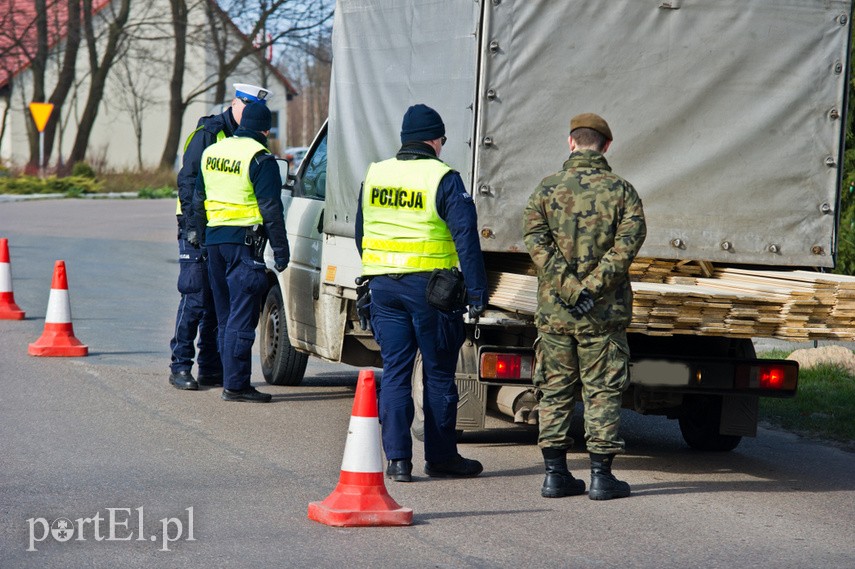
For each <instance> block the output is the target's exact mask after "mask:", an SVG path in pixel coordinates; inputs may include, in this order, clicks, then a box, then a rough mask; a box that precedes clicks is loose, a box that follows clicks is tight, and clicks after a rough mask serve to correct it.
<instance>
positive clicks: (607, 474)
mask: <svg viewBox="0 0 855 569" xmlns="http://www.w3.org/2000/svg"><path fill="white" fill-rule="evenodd" d="M590 455H591V489H590V490H588V498H590V499H591V500H612V499H614V498H626V497H628V496H629V484H627V483H626V482H623V481H621V480H618V479H617V478H615V476H614V474H612V460H614V458H615V455H613V454H597V453H593V452H592V453H590Z"/></svg>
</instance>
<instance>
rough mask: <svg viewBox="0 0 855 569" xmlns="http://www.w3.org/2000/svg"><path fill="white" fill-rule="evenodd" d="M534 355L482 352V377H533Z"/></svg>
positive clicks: (509, 378) (506, 378) (517, 378)
mask: <svg viewBox="0 0 855 569" xmlns="http://www.w3.org/2000/svg"><path fill="white" fill-rule="evenodd" d="M531 363H532V357H531V356H530V355H527V354H514V353H510V354H507V353H505V354H503V353H496V352H484V353H482V354H481V370H480V371H481V374H480V376H481V378H482V379H486V380H491V379H492V380H520V379H525V380H528V379H531Z"/></svg>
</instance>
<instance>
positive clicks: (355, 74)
mask: <svg viewBox="0 0 855 569" xmlns="http://www.w3.org/2000/svg"><path fill="white" fill-rule="evenodd" d="M850 13H851V2H850V1H830V0H681V1H676V0H675V1H671V2H663V1H661V0H655V1H652V0H608V1H605V0H502V1H501V2H494V1H493V0H488V1H483V0H482V1H481V2H477V1H473V0H436V1H432V0H374V1H370V0H340V1H339V2H338V5H337V8H336V14H335V22H334V41H333V54H334V63H333V92H332V98H331V104H330V144H329V150H330V157H329V164H330V174H329V184H330V186H331V189H330V190H329V191H328V205H327V208H328V212H327V216H326V227H325V230H326V231H328V232H332V233H337V234H342V235H353V214H354V212H355V211H356V207H357V204H356V195H357V192H358V190H359V184H360V182H361V180H362V177H363V176H364V173H365V169H366V168H367V166H368V164H369V163H370V162H372V161H376V160H381V159H385V158H387V157H390V156H392V155H393V154H394V152H395V150H396V149H397V147H398V141H399V139H398V134H399V130H400V121H401V117H402V115H403V113H404V111H405V110H406V108H407V107H408V106H409V105H411V104H414V103H417V102H423V103H426V104H428V105H431V106H433V107H434V108H436V109H437V110H438V111H439V112H440V114H441V115H442V116H443V118H444V120H445V123H446V130H447V132H448V138H449V142H448V145H447V146H446V147H445V149H444V150H443V155H442V158H443V160H445V161H446V162H448V163H449V164H450V165H452V166H453V167H454V168H456V169H457V170H458V171H460V172H461V174H462V175H463V179H464V182H465V183H466V185H467V188H468V189H469V190H470V191H471V192H472V193H473V196H474V198H475V201H476V204H477V208H478V217H479V225H480V226H481V229H482V240H481V244H482V247H483V249H484V250H486V251H524V250H525V248H524V246H523V244H522V223H521V212H522V209H523V207H524V205H525V203H526V201H527V199H528V197H529V195H530V194H531V192H532V190H533V189H534V187H535V186H536V185H537V183H538V182H539V181H540V180H541V179H542V178H543V177H544V176H546V175H548V174H550V173H552V172H555V171H557V170H559V169H560V168H561V165H562V163H563V161H564V160H565V159H566V157H567V154H568V148H567V135H568V126H569V119H570V117H571V116H572V115H575V114H577V113H581V112H596V113H598V114H601V115H602V116H604V117H605V118H606V120H608V121H609V124H610V125H611V128H612V132H613V133H614V137H615V141H614V143H613V145H612V148H611V149H610V150H609V152H608V153H607V154H606V157H607V158H608V160H609V162H610V163H611V165H612V167H613V168H614V170H615V171H616V172H617V173H619V174H621V175H622V176H624V177H625V178H627V179H628V180H629V181H630V182H632V183H633V185H634V186H635V187H636V189H637V190H638V192H639V194H640V195H641V197H642V199H643V201H644V207H645V212H646V214H647V221H648V237H647V241H646V243H645V245H644V248H643V249H642V251H641V255H643V256H649V257H662V258H683V259H696V260H711V261H719V262H731V263H758V264H765V265H795V266H831V265H832V264H833V258H832V251H833V250H834V249H835V247H836V245H835V243H834V241H835V239H836V236H835V226H836V218H837V215H838V211H837V203H838V193H839V184H840V182H839V180H840V168H839V164H840V160H841V156H842V146H841V145H842V129H843V126H844V125H843V120H842V118H843V116H844V115H845V104H846V101H845V88H846V81H847V74H848V71H847V70H848V46H849V44H848V39H849V33H850ZM677 240H679V241H677ZM675 244H679V246H675Z"/></svg>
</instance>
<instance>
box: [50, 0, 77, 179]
mask: <svg viewBox="0 0 855 569" xmlns="http://www.w3.org/2000/svg"><path fill="white" fill-rule="evenodd" d="M67 10H68V12H67V18H66V28H67V29H66V30H65V42H64V43H65V50H64V54H63V58H62V64H61V65H60V67H59V71H58V74H57V82H56V85H55V86H54V89H53V93H51V95H50V98H49V99H48V102H49V103H52V104H53V106H54V109H53V112H52V113H51V117H50V119H49V120H48V123H47V125H45V134H44V136H45V161H47V160H48V159H49V158H50V156H51V154H52V152H53V145H54V140H56V133H57V130H58V129H57V126H58V125H59V122H60V118H61V116H62V110H63V106H64V105H65V102H66V99H67V98H68V95H69V93H70V91H71V88H72V86H73V85H74V78H75V75H76V71H77V54H78V51H79V48H80V0H67ZM57 27H59V25H57ZM62 166H63V165H62V156H60V157H59V158H58V169H59V170H62V169H63V168H62Z"/></svg>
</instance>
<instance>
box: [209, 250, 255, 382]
mask: <svg viewBox="0 0 855 569" xmlns="http://www.w3.org/2000/svg"><path fill="white" fill-rule="evenodd" d="M208 276H209V278H210V280H211V291H212V293H213V296H214V305H215V306H216V309H217V322H218V327H219V334H218V335H217V345H218V346H219V348H220V357H221V359H222V361H223V388H225V389H228V390H230V391H241V390H243V389H246V388H247V387H249V386H250V381H251V378H252V345H253V344H254V343H255V327H256V325H257V324H258V317H259V312H260V310H261V301H262V295H263V294H264V291H265V290H266V289H267V277H266V276H265V265H264V263H263V262H261V261H257V260H255V259H254V258H253V256H252V247H250V246H249V245H243V244H240V245H239V244H235V243H222V244H219V245H208Z"/></svg>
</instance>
